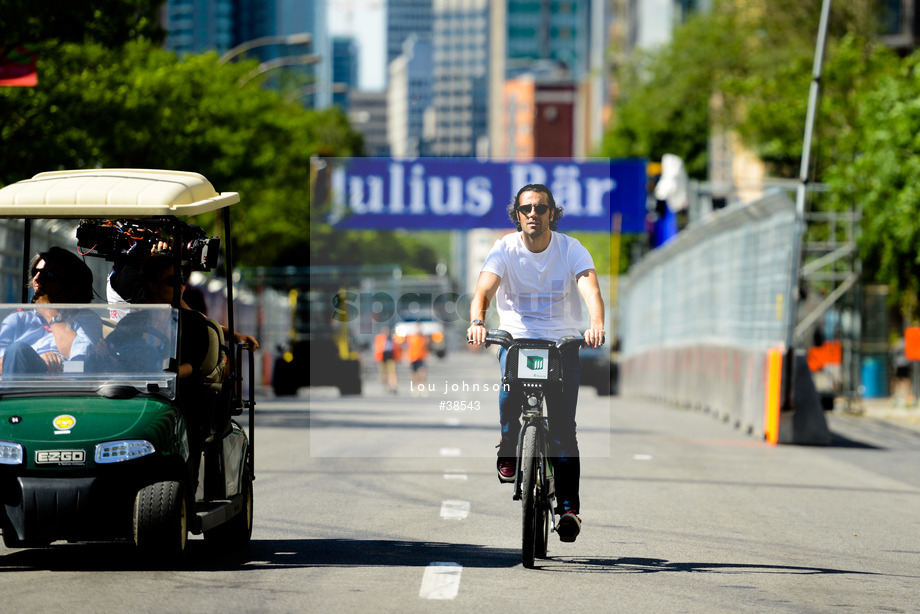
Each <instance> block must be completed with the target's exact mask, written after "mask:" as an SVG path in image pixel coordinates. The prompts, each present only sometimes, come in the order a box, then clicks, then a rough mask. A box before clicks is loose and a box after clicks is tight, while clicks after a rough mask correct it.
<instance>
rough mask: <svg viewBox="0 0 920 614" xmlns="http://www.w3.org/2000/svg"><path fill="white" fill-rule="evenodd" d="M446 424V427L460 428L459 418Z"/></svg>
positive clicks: (449, 420) (452, 419)
mask: <svg viewBox="0 0 920 614" xmlns="http://www.w3.org/2000/svg"><path fill="white" fill-rule="evenodd" d="M446 424H447V426H460V418H450V419H448V420H447V422H446Z"/></svg>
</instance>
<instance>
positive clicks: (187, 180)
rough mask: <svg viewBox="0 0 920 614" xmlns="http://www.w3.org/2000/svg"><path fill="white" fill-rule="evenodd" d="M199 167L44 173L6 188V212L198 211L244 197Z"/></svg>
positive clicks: (2, 194)
mask: <svg viewBox="0 0 920 614" xmlns="http://www.w3.org/2000/svg"><path fill="white" fill-rule="evenodd" d="M239 200H240V195H239V194H238V193H237V192H223V193H218V192H217V191H215V190H214V186H212V185H211V183H210V182H209V181H208V180H207V179H205V178H204V176H202V175H199V174H198V173H191V172H186V171H166V170H154V169H120V168H119V169H86V170H72V171H52V172H47V173H39V174H37V175H35V176H34V177H32V178H31V179H24V180H22V181H18V182H16V183H14V184H11V185H8V186H6V187H5V188H3V189H0V218H66V217H74V218H89V217H101V218H113V217H157V216H165V215H197V214H200V213H207V212H208V211H214V210H215V209H221V208H223V207H226V206H229V205H232V204H233V203H236V202H239Z"/></svg>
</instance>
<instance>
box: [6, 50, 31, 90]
mask: <svg viewBox="0 0 920 614" xmlns="http://www.w3.org/2000/svg"><path fill="white" fill-rule="evenodd" d="M0 54H2V52H0ZM4 85H6V86H14V87H35V86H36V85H38V73H37V72H36V71H35V53H34V52H33V51H30V50H29V49H26V48H25V47H17V48H16V49H14V50H13V51H11V52H10V53H7V54H2V55H0V86H4Z"/></svg>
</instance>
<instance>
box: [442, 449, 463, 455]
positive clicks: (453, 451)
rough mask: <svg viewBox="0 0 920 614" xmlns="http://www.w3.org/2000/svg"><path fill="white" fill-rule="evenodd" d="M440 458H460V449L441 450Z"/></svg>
mask: <svg viewBox="0 0 920 614" xmlns="http://www.w3.org/2000/svg"><path fill="white" fill-rule="evenodd" d="M441 456H460V448H441Z"/></svg>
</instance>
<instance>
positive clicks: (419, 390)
mask: <svg viewBox="0 0 920 614" xmlns="http://www.w3.org/2000/svg"><path fill="white" fill-rule="evenodd" d="M406 346H407V348H406V350H407V354H408V357H409V365H410V367H411V368H412V384H411V387H410V389H411V390H412V392H413V393H414V394H419V395H421V396H428V390H427V389H426V387H425V359H426V358H428V338H427V337H425V335H423V334H422V327H421V325H420V324H416V326H415V331H414V332H411V333H409V334H408V335H407V336H406Z"/></svg>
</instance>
